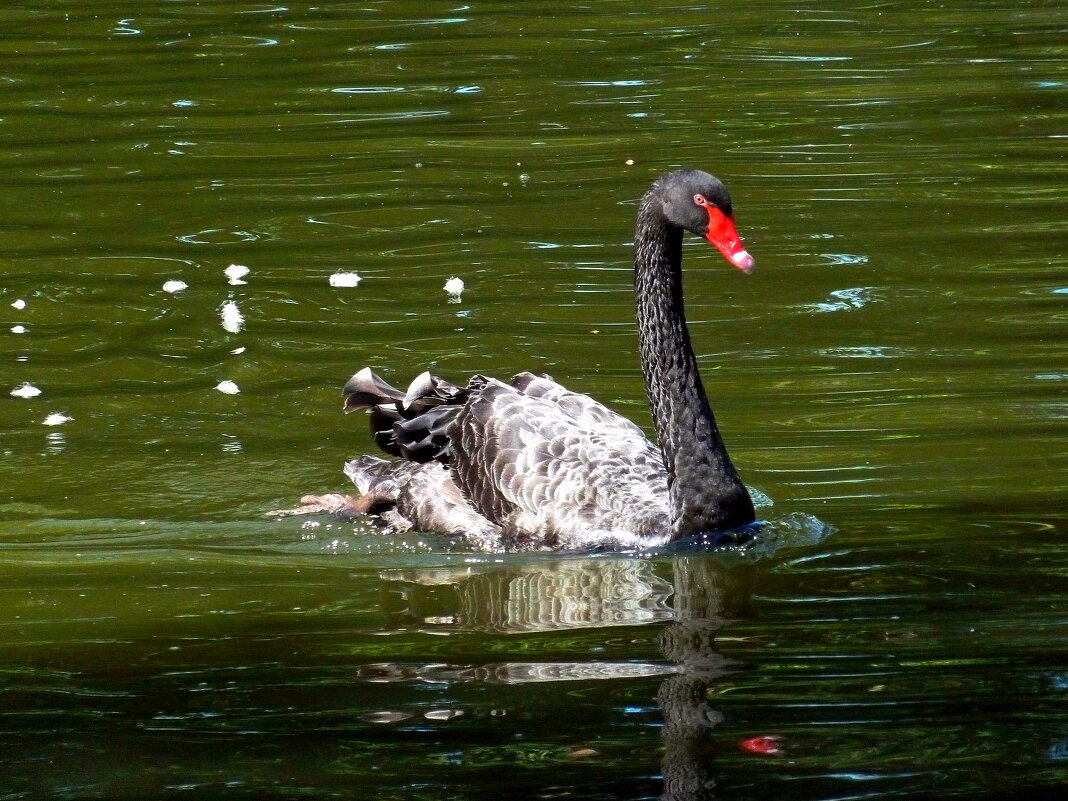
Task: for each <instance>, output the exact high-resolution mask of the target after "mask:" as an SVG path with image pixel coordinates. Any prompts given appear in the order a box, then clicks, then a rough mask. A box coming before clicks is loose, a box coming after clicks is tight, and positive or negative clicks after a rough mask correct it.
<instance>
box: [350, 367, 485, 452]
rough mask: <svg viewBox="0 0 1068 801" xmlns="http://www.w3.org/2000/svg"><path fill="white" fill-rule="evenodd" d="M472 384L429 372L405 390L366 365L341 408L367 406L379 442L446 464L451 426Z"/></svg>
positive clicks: (390, 448) (389, 449)
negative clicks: (459, 384) (462, 384)
mask: <svg viewBox="0 0 1068 801" xmlns="http://www.w3.org/2000/svg"><path fill="white" fill-rule="evenodd" d="M474 383H475V382H474V380H472V385H471V386H469V387H467V388H461V387H457V386H454V385H453V384H450V383H449V382H448V381H445V380H444V379H441V378H438V377H437V376H434V375H431V374H430V373H429V372H426V373H422V374H421V375H419V376H417V377H416V379H415V380H414V381H412V383H411V384H410V385H409V386H408V389H407V390H406V391H401V390H399V389H397V388H396V387H393V386H391V385H390V384H388V383H387V382H386V381H384V380H383V379H382V378H381V377H380V376H378V375H377V374H375V373H374V372H373V371H372V370H371V369H370V368H369V367H364V368H363V369H362V370H360V371H359V372H358V373H356V375H354V376H353V377H352V378H350V379H349V381H348V383H347V384H345V387H344V389H342V394H343V395H344V396H345V403H344V406H343V409H344V411H345V412H346V413H347V412H352V411H356V410H357V409H362V408H369V409H370V410H371V414H370V423H371V435H372V436H373V437H374V440H375V444H377V445H378V447H379V448H381V449H382V450H383V451H385V452H386V453H388V454H390V455H391V456H400V457H401V458H404V459H407V460H409V461H412V462H420V463H425V462H431V461H438V462H443V463H446V464H447V463H448V462H449V459H450V458H451V456H452V448H451V440H450V433H449V429H450V427H451V425H452V423H453V421H454V420H455V419H456V416H457V415H458V414H459V412H460V409H461V408H462V407H463V405H464V404H465V403H467V400H468V398H469V397H470V394H471V390H472V386H473V385H474Z"/></svg>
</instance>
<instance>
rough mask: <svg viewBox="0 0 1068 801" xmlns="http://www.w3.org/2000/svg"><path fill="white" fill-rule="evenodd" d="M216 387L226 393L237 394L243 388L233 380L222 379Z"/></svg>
mask: <svg viewBox="0 0 1068 801" xmlns="http://www.w3.org/2000/svg"><path fill="white" fill-rule="evenodd" d="M215 389H217V390H218V391H219V392H221V393H222V394H224V395H236V394H237V393H238V392H240V391H241V388H240V387H239V386H238V385H237V384H235V383H234V382H233V381H220V382H219V383H218V384H216V385H215Z"/></svg>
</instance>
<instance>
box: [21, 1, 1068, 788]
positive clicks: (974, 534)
mask: <svg viewBox="0 0 1068 801" xmlns="http://www.w3.org/2000/svg"><path fill="white" fill-rule="evenodd" d="M131 14H136V15H137V16H131ZM0 18H2V19H3V20H4V21H5V22H6V23H7V30H8V31H9V35H8V36H6V37H5V38H4V39H2V40H0V86H2V87H3V93H2V95H0V137H2V140H3V144H4V146H3V147H2V148H0V181H2V183H3V186H4V189H5V197H6V203H5V209H6V213H5V214H4V218H3V221H2V223H0V232H2V237H0V260H2V262H0V341H2V343H3V346H2V353H3V360H2V364H3V367H2V369H0V378H2V383H3V389H4V393H3V402H0V425H2V430H3V432H4V433H3V438H2V443H0V448H2V453H3V461H2V463H0V464H2V467H0V472H2V480H0V574H2V579H3V580H2V581H0V587H2V588H3V589H2V590H0V631H2V635H3V636H2V637H0V641H2V642H0V674H2V675H3V683H2V684H0V694H2V697H3V704H2V707H0V709H2V711H0V744H2V745H3V748H2V750H0V790H2V792H3V795H4V797H5V798H12V799H37V798H42V799H83V798H84V799H89V798H140V797H153V798H171V797H181V798H222V797H225V798H242V797H248V798H257V799H259V798H293V797H298V796H299V797H308V798H327V797H339V796H340V797H352V798H361V797H376V798H428V799H429V798H433V799H440V798H450V799H467V798H470V799H476V798H497V797H499V796H500V793H501V792H502V791H510V792H511V793H512V794H513V795H514V796H515V797H517V798H558V797H559V798H562V797H570V798H656V797H661V796H663V797H667V798H723V799H752V798H776V799H783V798H785V799H832V798H833V799H838V798H859V797H863V798H903V797H904V798H922V797H929V796H930V795H931V794H938V795H939V796H940V797H954V796H957V797H962V798H982V797H1006V796H1011V795H1013V794H1015V795H1018V796H1019V797H1028V798H1030V797H1033V796H1034V795H1035V793H1044V792H1046V791H1047V788H1055V787H1057V786H1061V785H1063V784H1064V782H1065V780H1066V771H1068V762H1066V759H1068V716H1066V715H1065V714H1064V698H1065V692H1066V687H1068V650H1066V649H1065V646H1064V642H1065V634H1066V625H1065V618H1064V614H1063V609H1064V608H1065V601H1066V587H1065V582H1064V577H1065V575H1066V572H1068V559H1066V557H1065V556H1064V549H1063V545H1062V543H1063V535H1064V531H1065V511H1064V498H1065V491H1066V488H1068V479H1066V466H1068V459H1066V453H1068V449H1066V448H1065V447H1064V435H1065V429H1064V424H1065V419H1066V416H1068V401H1066V395H1065V382H1066V381H1068V362H1066V359H1065V347H1064V343H1065V339H1064V326H1065V323H1066V321H1068V307H1066V305H1065V304H1066V302H1068V278H1066V276H1068V272H1066V270H1065V266H1066V262H1065V256H1064V253H1065V245H1066V243H1068V239H1066V235H1065V230H1066V229H1065V223H1064V220H1065V200H1066V196H1068V189H1066V187H1068V182H1066V180H1065V177H1066V174H1065V166H1064V165H1065V162H1064V137H1065V135H1066V130H1068V126H1066V122H1068V114H1066V112H1065V109H1066V108H1068V104H1066V102H1065V100H1066V92H1065V87H1066V81H1068V69H1066V67H1065V64H1066V63H1068V61H1066V56H1068V47H1066V44H1065V39H1064V30H1065V26H1066V24H1068V15H1066V13H1065V11H1064V10H1062V9H1059V8H1055V7H1052V6H1049V5H1048V4H1044V3H1038V2H1032V3H1022V4H1021V3H1015V4H1000V3H996V2H980V1H979V0H970V1H967V2H953V3H949V4H942V5H940V6H939V5H933V4H921V5H919V6H917V5H915V4H899V3H882V4H876V5H871V4H861V3H854V2H846V3H826V2H823V3H821V2H816V3H809V4H808V5H805V6H804V7H787V6H784V5H782V4H775V3H771V2H763V1H762V2H756V3H750V4H747V5H746V6H745V8H738V9H721V8H718V7H716V8H713V7H706V6H700V5H696V6H695V5H692V4H690V5H663V4H657V5H654V4H649V3H635V2H623V1H622V0H619V1H618V2H602V3H598V4H595V5H590V6H577V7H576V6H573V5H565V4H560V3H556V2H550V1H549V0H544V1H540V2H530V3H523V4H519V5H517V4H504V3H493V2H491V3H483V4H477V5H472V6H464V5H448V4H433V3H431V4H427V3H409V2H389V3H386V2H370V3H363V4H350V3H336V4H327V5H321V6H299V7H292V6H277V5H272V4H252V3H239V4H232V3H220V2H201V3H196V4H193V3H175V2H159V3H150V4H148V5H147V6H144V7H138V8H136V9H132V8H130V7H123V6H119V5H117V4H115V3H114V2H112V0H93V2H88V3H81V4H78V5H77V7H74V6H71V5H70V4H63V3H55V2H46V3H36V4H32V5H25V4H23V5H15V6H10V7H8V8H6V9H5V10H4V11H2V12H0ZM677 166H698V167H702V168H704V169H708V170H710V171H712V172H715V173H716V174H717V175H719V176H720V177H721V178H723V179H724V180H725V181H726V182H727V183H728V185H729V186H730V187H731V190H732V192H733V195H734V201H735V206H736V209H737V215H738V225H739V229H740V231H741V232H742V235H743V237H744V238H745V240H746V243H747V246H748V248H749V250H750V251H751V252H752V253H753V254H754V255H755V257H756V259H757V264H758V270H757V272H756V273H755V274H754V275H753V276H750V277H746V276H744V275H741V274H740V273H738V272H737V271H735V270H732V269H730V267H729V266H727V265H726V264H725V263H724V262H723V261H722V260H721V259H720V258H719V257H718V254H716V253H715V252H714V251H712V250H710V249H709V248H708V247H707V245H705V244H704V243H702V242H700V241H694V242H691V243H689V244H688V246H687V249H686V251H685V258H686V264H687V266H688V271H687V283H686V288H687V304H688V305H687V312H688V317H689V319H690V322H691V327H692V333H693V337H694V341H695V345H696V348H697V350H698V354H699V357H700V360H701V363H702V369H703V372H704V376H705V383H706V385H707V386H708V388H709V391H710V394H711V395H712V398H713V403H714V405H715V408H716V412H717V416H718V418H719V419H720V422H721V426H722V428H723V430H724V434H725V436H726V438H727V441H728V444H729V445H730V447H731V453H732V455H733V458H734V461H735V462H736V464H737V465H738V466H739V468H740V469H741V471H742V475H743V478H744V479H745V480H746V481H747V483H749V484H750V485H751V486H753V487H755V488H757V489H759V490H760V491H762V492H763V493H766V494H767V495H768V496H769V497H770V498H771V499H772V501H773V502H774V503H773V505H772V506H770V507H767V508H765V509H763V510H762V513H763V514H764V515H765V517H766V518H767V519H768V520H769V521H771V522H772V524H773V525H772V530H773V531H774V537H773V538H771V541H770V542H768V543H765V547H762V548H760V549H757V550H755V551H753V552H750V553H746V554H737V553H731V554H724V553H708V552H702V551H700V550H694V549H690V550H685V551H681V552H674V553H653V554H632V555H590V554H564V555H561V554H533V555H530V554H528V555H518V554H513V555H507V554H500V555H487V554H472V553H468V552H464V551H463V550H462V549H459V548H457V547H455V546H453V545H451V544H450V543H448V542H446V541H443V540H441V539H437V538H433V537H426V536H422V535H419V534H417V533H416V534H409V535H405V536H402V537H395V538H390V537H383V536H382V535H381V534H380V533H378V532H377V531H376V530H374V529H373V528H372V527H368V526H365V525H358V526H353V525H346V524H341V523H338V522H336V521H331V520H327V519H323V518H318V519H315V520H300V519H291V520H285V521H280V522H279V521H270V520H268V519H267V518H265V516H264V513H265V512H266V511H268V510H270V509H274V508H278V507H283V506H291V505H293V504H294V503H295V502H296V501H297V500H298V499H299V497H300V495H302V494H303V493H305V492H309V491H327V490H330V491H339V490H344V477H343V476H342V475H341V472H340V468H341V464H342V461H343V460H344V459H345V458H347V457H350V456H354V455H357V454H359V453H363V452H366V451H369V450H371V449H372V447H373V444H372V442H371V440H370V437H369V435H368V434H367V432H366V430H365V424H364V422H363V421H362V420H361V419H358V417H357V416H351V417H342V415H341V414H340V413H339V406H340V396H339V387H340V385H341V384H342V383H343V382H344V381H345V379H346V378H347V377H348V376H349V375H351V374H352V373H353V372H354V371H355V370H356V369H358V368H359V367H361V366H363V365H365V364H370V365H371V366H373V367H374V368H375V369H376V370H378V371H380V372H381V373H382V374H383V375H385V376H386V377H387V378H390V379H392V380H394V381H396V382H397V383H403V382H404V381H405V380H407V379H408V378H410V377H412V376H414V375H415V374H416V373H418V372H420V371H422V370H423V369H426V368H430V369H433V370H434V371H435V372H438V373H440V374H442V375H444V376H446V377H449V378H452V379H453V380H456V381H462V380H464V378H465V377H466V376H467V375H469V374H470V373H473V372H484V373H488V374H491V375H492V374H496V375H501V376H508V375H511V374H513V373H515V372H519V371H521V370H527V369H529V370H534V371H542V372H548V373H549V374H551V375H553V376H554V377H555V378H556V379H558V380H560V381H562V382H563V383H565V384H566V385H568V386H569V387H571V388H574V389H577V390H579V391H583V392H590V393H593V394H595V395H596V396H597V397H598V398H599V399H601V400H603V401H605V402H607V403H609V404H610V405H611V406H613V408H615V409H617V410H619V411H621V412H623V413H625V414H627V415H628V416H630V417H631V418H632V419H634V420H636V421H637V422H639V423H640V424H642V425H645V426H648V424H649V416H648V411H647V409H646V406H645V399H644V393H643V389H642V381H641V375H640V372H639V369H638V365H637V356H636V342H635V334H634V326H633V318H632V296H631V283H630V281H631V277H630V266H629V262H630V256H631V254H630V244H629V242H630V236H631V226H632V219H633V214H634V211H635V204H636V201H637V199H638V198H639V197H640V195H641V193H642V192H643V191H644V189H645V187H646V186H647V185H648V183H649V182H650V181H651V179H652V178H653V177H654V176H655V175H656V174H657V173H658V172H660V171H662V170H664V169H669V168H673V167H677ZM235 263H236V264H241V265H246V266H247V267H248V268H249V270H250V272H249V274H248V275H246V276H245V277H244V278H243V279H241V280H243V281H244V283H241V284H232V283H230V282H229V280H228V278H227V277H226V275H225V274H224V270H225V269H226V268H227V267H228V266H229V265H231V264H235ZM352 271H355V272H357V273H358V274H359V275H360V276H361V279H362V280H360V282H359V283H358V285H357V286H355V287H334V286H331V285H330V283H329V277H330V276H331V275H333V274H335V273H338V272H352ZM451 276H459V277H461V278H462V279H463V280H464V282H465V285H466V289H465V291H464V293H463V294H462V296H461V297H460V299H459V301H458V302H454V299H452V298H450V297H449V296H448V295H447V294H446V293H445V292H444V291H443V289H442V287H443V285H444V283H445V281H446V279H448V278H450V277H451ZM169 281H182V282H184V283H185V284H186V288H185V289H182V290H180V291H177V292H168V291H166V290H164V289H163V287H164V284H165V283H166V282H169ZM19 301H22V302H21V303H20V302H19ZM228 303H232V304H234V306H235V307H236V309H237V311H238V312H239V313H240V316H241V318H242V319H241V322H240V323H238V322H237V321H236V318H235V317H234V316H233V313H232V312H229V313H228V316H227V317H226V318H225V320H224V317H223V309H224V308H225V307H226V304H228ZM224 322H225V323H226V327H224ZM224 381H229V382H232V383H233V384H234V385H235V386H236V388H237V389H238V390H239V392H237V393H236V394H227V393H224V392H221V391H219V390H218V389H217V387H218V386H219V385H220V382H224ZM27 384H28V385H29V386H31V387H33V388H36V389H39V390H40V394H39V395H36V396H34V397H22V395H26V394H29V393H28V392H27V391H26V390H25V389H24V385H27ZM13 390H19V395H8V394H7V393H8V392H11V391H13ZM56 415H61V417H56ZM46 421H47V422H48V423H50V424H48V425H46V424H45V423H46ZM815 521H821V522H822V523H823V524H826V527H824V526H822V525H819V524H818V523H817V522H815Z"/></svg>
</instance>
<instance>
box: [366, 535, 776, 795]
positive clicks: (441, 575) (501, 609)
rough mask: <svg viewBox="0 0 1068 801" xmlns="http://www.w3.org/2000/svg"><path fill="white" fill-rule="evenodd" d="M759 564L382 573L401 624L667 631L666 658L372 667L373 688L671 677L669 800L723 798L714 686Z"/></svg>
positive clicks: (667, 704)
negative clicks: (720, 639) (720, 643)
mask: <svg viewBox="0 0 1068 801" xmlns="http://www.w3.org/2000/svg"><path fill="white" fill-rule="evenodd" d="M754 570H755V568H754V566H753V565H752V564H751V563H748V562H740V563H738V564H734V565H731V566H729V567H728V566H725V565H724V564H723V562H722V560H721V559H720V558H719V557H717V556H715V555H709V554H695V555H686V556H675V557H674V558H672V559H670V560H659V561H655V562H654V561H650V560H644V559H636V558H619V557H612V558H606V557H599V558H581V559H559V558H556V559H552V560H546V561H543V562H526V563H523V564H512V565H501V564H485V565H482V564H480V565H471V566H465V567H462V568H450V567H446V568H430V569H405V570H388V571H383V572H382V573H381V574H380V575H381V577H382V578H383V579H384V580H385V581H386V582H387V584H386V595H387V604H386V606H387V611H388V614H389V615H390V616H391V617H392V622H394V623H395V624H398V626H400V627H403V626H413V625H414V626H418V627H420V628H423V629H424V630H425V629H427V627H429V630H435V629H437V630H439V631H440V630H441V629H445V630H449V629H452V630H468V631H471V630H474V631H486V632H494V633H506V634H522V633H530V632H547V631H559V630H565V629H589V628H594V627H611V626H617V627H627V626H639V625H647V624H660V625H661V626H662V629H661V631H660V633H659V637H658V643H659V646H660V650H661V651H662V653H663V656H664V660H663V661H656V662H651V661H633V662H632V661H611V660H605V661H600V660H593V659H590V660H585V661H572V662H559V661H530V662H521V661H502V662H498V663H486V664H480V665H449V664H441V663H434V664H412V663H404V664H401V663H379V664H370V665H364V666H363V667H362V668H361V669H360V672H359V677H360V679H362V680H363V681H368V682H428V683H469V682H475V683H486V684H512V685H515V684H526V683H531V682H562V681H592V680H614V679H635V678H643V677H644V678H647V677H657V676H660V677H662V681H661V682H660V685H659V688H658V691H657V702H658V704H659V706H660V710H661V714H662V718H663V724H662V727H661V739H662V741H663V745H664V753H663V759H662V765H661V774H662V776H663V795H662V797H663V798H665V799H672V800H673V801H674V800H677V799H705V798H712V797H714V793H713V789H712V788H713V787H714V785H715V782H714V780H713V778H712V762H713V759H712V754H711V751H710V749H709V744H708V739H709V734H710V733H711V731H712V730H713V728H714V727H715V726H717V725H718V724H719V723H721V722H722V720H723V716H722V714H721V713H719V712H718V711H717V710H715V709H714V708H713V707H712V706H711V705H710V704H709V702H708V696H709V688H710V687H711V686H712V685H713V684H714V683H715V682H716V681H717V680H718V679H719V678H721V677H722V676H724V675H726V674H728V673H729V672H731V671H733V670H736V669H737V665H736V664H735V663H733V662H732V661H731V660H729V659H728V658H726V657H724V656H723V655H722V654H720V653H719V652H718V651H717V650H716V647H715V638H716V634H717V632H718V631H719V630H720V629H721V628H722V627H723V626H724V625H726V624H727V623H728V622H730V621H731V620H736V619H739V618H743V617H748V616H749V615H750V614H751V600H750V599H751V596H752V580H753V574H754Z"/></svg>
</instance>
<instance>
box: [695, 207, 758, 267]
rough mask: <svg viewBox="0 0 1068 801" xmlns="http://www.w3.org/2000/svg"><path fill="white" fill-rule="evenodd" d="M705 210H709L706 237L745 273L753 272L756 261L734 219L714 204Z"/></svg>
mask: <svg viewBox="0 0 1068 801" xmlns="http://www.w3.org/2000/svg"><path fill="white" fill-rule="evenodd" d="M705 211H707V212H708V230H707V231H706V232H705V239H707V240H708V241H709V242H711V243H712V244H713V245H715V246H716V247H717V248H719V252H720V253H722V254H723V255H724V256H726V257H727V261H729V262H730V263H731V264H733V265H734V266H735V267H737V268H738V269H739V270H741V271H742V272H743V273H745V274H746V275H748V274H749V273H751V272H752V271H753V265H755V264H756V262H755V261H754V260H753V257H752V256H750V255H749V252H748V251H747V250H746V249H745V247H744V246H743V245H742V240H741V238H740V237H739V236H738V232H737V231H736V230H735V228H734V220H732V219H731V218H730V217H728V216H727V215H726V214H724V213H723V212H722V211H720V210H719V209H717V208H714V207H712V206H705Z"/></svg>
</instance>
